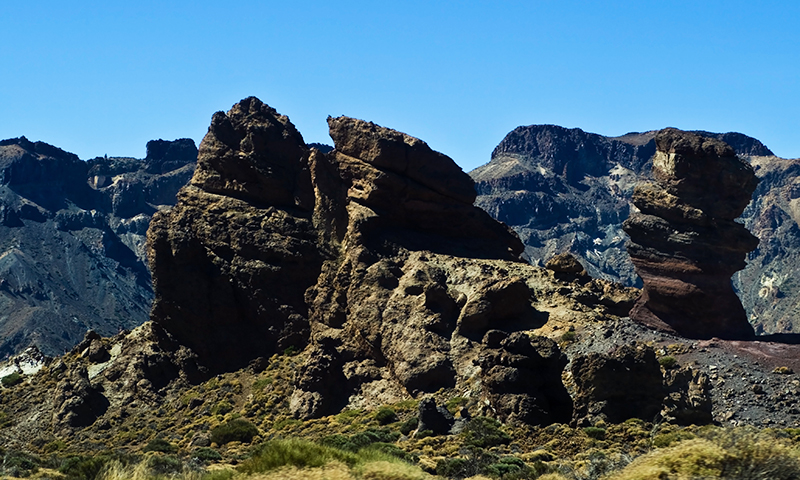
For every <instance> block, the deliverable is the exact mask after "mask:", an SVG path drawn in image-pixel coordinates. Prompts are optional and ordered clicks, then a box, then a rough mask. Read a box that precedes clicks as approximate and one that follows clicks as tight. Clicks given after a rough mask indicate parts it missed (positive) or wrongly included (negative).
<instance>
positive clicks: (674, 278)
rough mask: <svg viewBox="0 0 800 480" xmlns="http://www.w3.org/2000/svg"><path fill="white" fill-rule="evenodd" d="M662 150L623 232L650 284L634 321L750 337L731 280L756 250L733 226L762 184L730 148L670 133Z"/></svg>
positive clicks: (699, 334)
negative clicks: (748, 253)
mask: <svg viewBox="0 0 800 480" xmlns="http://www.w3.org/2000/svg"><path fill="white" fill-rule="evenodd" d="M656 144H657V146H658V151H657V152H656V155H655V157H654V160H653V177H654V178H655V183H648V184H644V185H640V186H638V187H636V190H635V191H634V194H633V203H634V205H636V206H637V207H638V208H639V210H640V212H639V213H634V214H632V215H631V216H630V218H629V219H628V220H626V221H625V223H624V225H623V228H624V229H625V231H626V232H627V233H628V235H630V237H631V242H630V244H629V245H628V247H627V248H628V252H629V253H630V255H631V259H632V260H633V263H634V266H635V267H636V271H637V273H638V274H639V276H640V277H641V278H642V281H643V283H644V287H643V289H642V295H641V297H640V298H639V300H638V301H637V303H636V305H635V306H634V308H633V309H632V310H631V318H633V319H634V320H637V321H639V322H642V323H644V324H647V325H650V326H652V327H654V328H662V329H667V330H672V331H675V332H677V333H679V334H681V335H684V336H687V337H692V338H711V337H714V336H716V337H719V338H728V339H735V338H742V339H745V338H751V337H753V335H754V331H753V328H752V326H751V325H750V323H748V321H747V315H746V313H745V311H744V308H742V304H741V302H740V301H739V299H738V298H737V296H736V294H735V293H734V291H733V287H732V285H731V281H730V278H731V275H733V273H734V272H736V271H737V270H741V269H742V268H744V267H745V262H744V260H745V255H746V254H747V252H749V251H751V250H753V249H754V248H755V247H756V246H757V245H758V239H756V238H755V237H754V236H753V235H751V234H750V232H748V231H747V229H746V228H745V227H744V226H743V225H742V224H740V223H737V222H735V221H734V219H735V218H736V217H738V216H739V215H740V214H741V213H742V211H743V210H744V208H745V207H746V206H747V204H748V203H749V202H750V197H751V195H752V193H753V191H754V190H755V187H756V184H757V183H758V180H757V178H756V176H755V174H754V173H753V169H752V167H750V166H749V165H747V164H746V163H744V162H742V161H741V160H739V159H738V158H737V157H736V154H735V152H734V151H733V149H732V148H731V147H730V146H729V145H727V144H725V143H723V142H721V141H718V140H714V139H709V138H704V137H701V136H699V135H696V134H692V133H688V132H682V131H680V130H676V129H666V130H662V131H660V132H659V133H658V134H657V135H656Z"/></svg>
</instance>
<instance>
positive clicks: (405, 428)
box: [400, 417, 419, 435]
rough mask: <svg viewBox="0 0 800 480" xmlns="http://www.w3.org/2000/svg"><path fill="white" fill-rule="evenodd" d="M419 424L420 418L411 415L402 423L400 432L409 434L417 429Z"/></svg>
mask: <svg viewBox="0 0 800 480" xmlns="http://www.w3.org/2000/svg"><path fill="white" fill-rule="evenodd" d="M418 426H419V418H417V417H411V418H409V419H408V420H406V421H405V422H403V423H401V424H400V433H402V434H403V435H409V434H411V432H413V431H414V430H416V429H417V427H418Z"/></svg>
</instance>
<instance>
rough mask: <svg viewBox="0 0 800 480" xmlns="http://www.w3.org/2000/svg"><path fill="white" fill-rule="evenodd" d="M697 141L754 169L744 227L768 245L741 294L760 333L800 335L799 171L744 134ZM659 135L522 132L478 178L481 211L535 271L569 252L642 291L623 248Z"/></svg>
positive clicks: (797, 164) (751, 265) (754, 257)
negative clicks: (796, 277) (799, 309)
mask: <svg viewBox="0 0 800 480" xmlns="http://www.w3.org/2000/svg"><path fill="white" fill-rule="evenodd" d="M692 133H696V134H698V135H700V136H703V137H708V138H714V139H717V140H722V141H723V142H725V143H727V144H728V145H730V146H731V147H732V148H733V149H734V151H735V152H736V154H737V155H739V156H740V157H742V158H743V159H745V160H746V161H747V162H749V163H751V164H752V165H753V166H754V167H755V172H756V175H757V176H758V177H759V178H760V179H761V183H760V184H759V187H758V189H757V190H756V192H755V194H754V199H753V202H751V204H750V206H748V207H747V209H746V210H745V212H744V213H743V214H742V216H741V217H740V218H741V221H743V222H744V224H745V226H746V227H747V228H748V229H750V230H752V231H753V233H754V234H755V235H756V236H758V237H759V238H761V240H762V241H761V244H760V245H759V247H758V248H757V249H756V250H755V251H753V252H752V253H750V254H749V256H748V266H747V268H745V270H743V271H741V272H738V273H737V274H736V275H735V276H734V279H733V282H734V286H735V288H736V290H737V293H738V295H739V296H740V298H741V299H742V303H743V304H744V307H745V310H746V311H747V313H748V317H749V320H750V322H751V323H752V324H754V326H755V328H756V331H757V332H758V333H775V332H790V331H797V330H798V329H800V322H797V325H796V326H795V321H794V320H793V318H794V317H792V314H791V313H790V312H793V311H794V309H795V308H796V307H795V305H796V304H800V303H798V302H800V285H797V286H795V283H794V282H793V281H791V280H790V278H792V277H793V273H791V272H794V270H795V269H797V268H800V260H794V258H795V257H796V255H795V254H794V253H792V252H793V251H794V250H793V248H792V247H791V246H792V245H798V244H800V229H798V220H800V215H798V214H796V213H795V211H800V210H798V209H797V208H795V207H794V205H795V203H793V200H794V199H793V198H792V197H793V196H800V195H798V194H796V193H794V192H796V191H800V189H798V188H796V187H794V185H796V183H795V182H798V183H800V179H798V172H799V171H800V161H799V160H786V159H781V158H778V157H775V156H774V154H773V153H772V151H771V150H769V148H767V147H766V146H765V145H764V144H763V143H761V142H760V141H759V140H757V139H755V138H753V137H749V136H747V135H744V134H741V133H736V132H729V133H711V132H706V131H695V132H692ZM655 135H656V131H649V132H641V133H639V132H632V133H628V134H625V135H622V136H619V137H606V136H603V135H597V134H593V133H588V132H584V131H583V130H581V129H578V128H573V129H568V128H564V127H559V126H555V125H530V126H523V127H518V128H516V129H514V130H513V131H511V132H510V133H509V134H508V135H506V137H505V138H504V139H503V140H502V141H501V142H500V144H499V145H498V146H497V147H496V148H495V149H494V151H493V152H492V159H491V161H490V162H489V163H487V164H486V165H483V166H481V167H478V168H476V169H475V170H473V171H472V172H470V175H471V176H472V178H473V179H474V180H475V182H476V189H477V191H478V198H477V200H476V205H478V206H480V207H481V208H483V209H485V210H486V211H487V212H489V214H490V215H492V216H493V217H494V218H496V219H498V220H500V221H502V222H505V223H506V224H508V225H509V226H511V227H512V228H513V229H514V230H515V231H516V232H517V233H518V234H519V236H520V238H521V239H522V241H523V243H524V244H525V254H526V256H527V257H528V258H529V259H530V261H531V262H532V263H533V264H535V265H543V264H544V262H545V261H546V260H547V259H549V258H551V257H552V256H553V255H555V254H557V253H561V252H565V251H569V252H571V253H573V254H574V255H575V256H576V257H578V258H579V259H580V261H581V263H582V264H583V265H584V266H585V267H586V270H587V271H588V272H589V274H591V275H592V276H594V277H598V278H604V279H609V280H613V281H617V282H620V283H623V284H625V285H630V286H640V285H641V280H640V279H639V278H638V277H637V276H636V274H635V272H634V271H633V265H632V263H631V260H630V258H629V256H628V254H627V253H626V251H625V248H624V247H625V244H626V242H627V241H628V236H627V234H625V232H623V231H622V222H623V221H624V220H625V219H626V218H627V217H628V216H629V214H630V212H631V210H632V208H635V207H633V205H632V203H631V196H632V194H633V189H634V187H635V186H636V185H637V184H638V183H641V182H644V181H649V180H652V176H651V167H652V157H653V155H654V154H655V152H656V144H655V140H654V139H655ZM709 193H710V194H713V192H709ZM796 219H797V220H796ZM779 232H780V233H779ZM778 284H780V285H781V287H780V288H779V287H777V286H776V285H778ZM776 292H777V293H776ZM795 296H797V297H796V298H797V301H795V300H794V298H795Z"/></svg>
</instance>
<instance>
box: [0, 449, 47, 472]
mask: <svg viewBox="0 0 800 480" xmlns="http://www.w3.org/2000/svg"><path fill="white" fill-rule="evenodd" d="M0 460H2V461H0V478H5V477H6V476H9V477H29V476H31V475H32V474H34V473H36V472H37V471H38V470H39V466H40V464H41V461H40V460H39V459H38V458H36V457H34V456H33V455H29V454H27V453H23V452H17V451H6V452H4V453H3V455H2V457H0Z"/></svg>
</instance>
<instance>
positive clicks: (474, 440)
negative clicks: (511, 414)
mask: <svg viewBox="0 0 800 480" xmlns="http://www.w3.org/2000/svg"><path fill="white" fill-rule="evenodd" d="M500 425H501V424H500V422H498V421H497V420H495V419H493V418H489V417H475V418H473V419H471V420H470V421H469V422H467V425H466V426H465V427H464V430H463V431H462V432H461V434H460V435H461V436H462V438H463V439H464V445H469V446H473V447H478V448H488V447H494V446H497V445H503V444H507V443H509V442H510V441H511V437H510V436H509V435H508V434H507V433H505V432H504V431H502V430H500Z"/></svg>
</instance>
